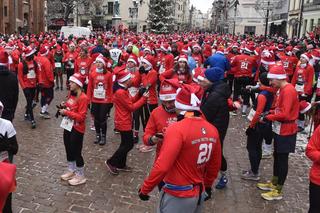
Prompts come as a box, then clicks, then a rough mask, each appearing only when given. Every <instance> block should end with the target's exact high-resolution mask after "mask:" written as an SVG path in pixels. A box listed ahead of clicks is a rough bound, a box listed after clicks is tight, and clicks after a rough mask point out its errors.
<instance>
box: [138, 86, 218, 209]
mask: <svg viewBox="0 0 320 213" xmlns="http://www.w3.org/2000/svg"><path fill="white" fill-rule="evenodd" d="M201 93H202V92H201V88H200V87H199V86H198V85H183V86H182V88H181V89H179V91H178V93H177V96H176V100H175V107H176V112H177V114H178V121H177V122H176V123H173V124H171V125H169V126H168V128H167V129H166V132H165V135H164V139H163V143H162V147H161V150H160V154H159V157H158V158H157V160H156V162H155V163H154V166H153V168H152V170H151V172H150V175H149V176H148V177H147V178H146V179H145V180H144V182H143V184H142V186H141V188H140V189H139V197H140V199H141V200H148V199H149V195H148V194H149V193H150V192H151V191H152V190H153V188H154V187H155V186H156V185H157V184H159V183H160V182H161V181H162V180H163V181H164V186H163V188H162V191H161V195H160V197H161V201H160V205H159V207H158V211H159V212H200V211H201V208H202V204H203V198H204V197H205V193H204V191H205V192H206V193H207V197H205V200H207V199H210V198H211V187H212V184H213V182H214V180H215V179H216V177H217V175H218V172H219V169H220V164H221V147H220V140H219V134H218V131H217V129H216V128H215V127H214V126H212V125H211V124H210V123H209V122H207V121H206V120H205V119H204V118H202V117H201V113H200V103H201V101H200V99H201V97H200V96H201ZM190 127H192V128H190ZM186 129H188V131H186ZM204 189H205V190H204Z"/></svg>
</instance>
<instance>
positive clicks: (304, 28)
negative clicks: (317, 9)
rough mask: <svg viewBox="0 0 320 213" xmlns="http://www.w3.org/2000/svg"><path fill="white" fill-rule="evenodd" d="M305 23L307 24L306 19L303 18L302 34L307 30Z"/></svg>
mask: <svg viewBox="0 0 320 213" xmlns="http://www.w3.org/2000/svg"><path fill="white" fill-rule="evenodd" d="M307 24H308V20H307V19H306V20H304V22H303V31H302V34H303V35H305V34H306V31H307Z"/></svg>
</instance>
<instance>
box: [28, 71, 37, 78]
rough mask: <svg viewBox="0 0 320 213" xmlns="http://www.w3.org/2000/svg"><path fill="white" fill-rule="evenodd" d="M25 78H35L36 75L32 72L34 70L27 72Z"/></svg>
mask: <svg viewBox="0 0 320 213" xmlns="http://www.w3.org/2000/svg"><path fill="white" fill-rule="evenodd" d="M27 78H29V79H30V78H36V73H35V72H34V70H29V72H28V74H27Z"/></svg>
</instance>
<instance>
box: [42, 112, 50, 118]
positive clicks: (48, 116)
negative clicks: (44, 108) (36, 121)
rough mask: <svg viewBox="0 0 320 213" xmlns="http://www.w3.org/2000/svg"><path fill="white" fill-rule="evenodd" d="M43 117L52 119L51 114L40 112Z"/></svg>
mask: <svg viewBox="0 0 320 213" xmlns="http://www.w3.org/2000/svg"><path fill="white" fill-rule="evenodd" d="M40 115H41V117H43V118H44V119H50V118H51V116H50V113H49V112H43V113H42V112H40Z"/></svg>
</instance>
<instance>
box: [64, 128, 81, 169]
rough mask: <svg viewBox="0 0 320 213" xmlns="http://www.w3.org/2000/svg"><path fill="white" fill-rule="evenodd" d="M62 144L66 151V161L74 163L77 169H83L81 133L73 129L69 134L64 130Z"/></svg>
mask: <svg viewBox="0 0 320 213" xmlns="http://www.w3.org/2000/svg"><path fill="white" fill-rule="evenodd" d="M63 142H64V147H65V149H66V154H67V161H69V162H70V161H76V165H77V167H83V166H84V161H83V157H82V154H81V152H82V145H83V133H80V132H78V131H77V130H75V129H74V128H73V129H72V130H71V132H69V131H67V130H64V132H63Z"/></svg>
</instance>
